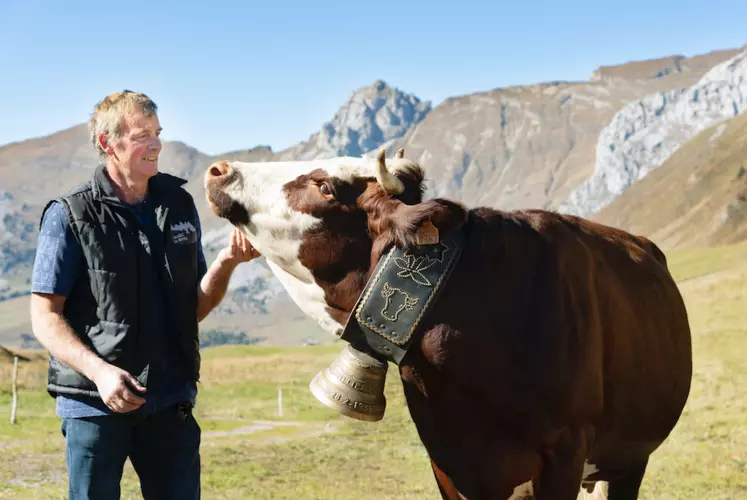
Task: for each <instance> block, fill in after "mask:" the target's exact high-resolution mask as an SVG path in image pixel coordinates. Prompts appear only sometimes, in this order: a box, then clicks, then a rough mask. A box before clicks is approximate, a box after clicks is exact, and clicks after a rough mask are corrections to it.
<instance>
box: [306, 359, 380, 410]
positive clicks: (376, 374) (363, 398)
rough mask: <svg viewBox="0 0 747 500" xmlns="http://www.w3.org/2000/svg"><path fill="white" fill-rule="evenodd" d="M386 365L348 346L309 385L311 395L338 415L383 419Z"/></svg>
mask: <svg viewBox="0 0 747 500" xmlns="http://www.w3.org/2000/svg"><path fill="white" fill-rule="evenodd" d="M386 371H387V362H386V361H380V360H378V359H376V358H374V357H372V356H369V355H368V354H366V353H364V352H361V351H359V350H358V349H355V348H354V347H353V346H351V345H350V344H348V345H347V346H345V348H344V349H343V350H342V352H341V353H340V355H339V356H338V357H337V359H335V360H334V361H333V362H332V364H331V365H329V367H328V368H325V369H324V370H322V371H320V372H319V373H317V375H316V376H315V377H314V379H313V380H312V381H311V384H309V388H310V389H311V392H312V394H314V396H315V397H316V398H317V399H318V400H319V401H321V402H322V403H324V404H325V405H327V406H328V407H330V408H332V409H333V410H336V411H337V412H339V413H341V414H343V415H346V416H348V417H351V418H355V419H357V420H365V421H369V422H371V421H376V420H381V419H382V418H383V417H384V410H385V409H386V398H385V397H384V383H385V382H386Z"/></svg>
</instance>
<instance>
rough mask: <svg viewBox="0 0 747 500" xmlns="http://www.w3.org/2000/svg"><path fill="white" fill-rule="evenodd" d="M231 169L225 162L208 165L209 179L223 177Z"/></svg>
mask: <svg viewBox="0 0 747 500" xmlns="http://www.w3.org/2000/svg"><path fill="white" fill-rule="evenodd" d="M230 169H231V167H230V166H229V165H228V163H227V162H225V161H220V162H218V163H213V164H212V165H210V168H209V169H208V175H209V176H210V177H223V176H224V175H226V174H228V172H229V171H230Z"/></svg>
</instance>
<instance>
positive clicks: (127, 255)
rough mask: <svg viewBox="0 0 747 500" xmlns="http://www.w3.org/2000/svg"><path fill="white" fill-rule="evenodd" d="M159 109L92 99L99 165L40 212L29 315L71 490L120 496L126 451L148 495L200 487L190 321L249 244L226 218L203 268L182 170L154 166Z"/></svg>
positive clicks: (220, 292) (75, 494)
mask: <svg viewBox="0 0 747 500" xmlns="http://www.w3.org/2000/svg"><path fill="white" fill-rule="evenodd" d="M156 112H157V107H156V104H155V103H154V102H153V101H152V100H151V99H150V98H148V97H147V96H146V95H144V94H141V93H136V92H131V91H123V92H117V93H114V94H111V95H109V96H107V97H106V98H105V99H103V100H102V101H101V102H99V103H98V104H97V105H96V107H95V109H94V113H93V115H92V117H91V120H90V122H89V130H90V135H91V140H92V142H93V145H94V147H95V148H96V150H97V151H98V153H99V156H100V159H101V164H100V165H99V166H98V167H97V168H96V169H95V171H94V173H93V175H92V178H91V179H90V181H89V182H87V183H85V184H83V185H81V186H80V187H78V188H76V189H74V190H72V191H71V192H70V193H68V194H67V195H66V196H64V197H62V198H59V199H57V200H53V201H51V202H50V203H49V204H48V205H47V208H46V209H45V211H44V213H43V216H42V223H41V230H40V236H39V242H38V247H37V253H36V260H35V262H34V270H33V278H32V290H31V291H32V296H31V319H32V325H33V330H34V334H35V335H36V337H37V338H38V340H39V341H40V342H41V343H42V344H43V345H44V346H45V347H46V348H47V349H48V350H49V352H50V355H51V356H50V365H49V374H48V387H47V389H48V391H49V393H50V394H51V395H52V396H54V397H55V398H56V411H57V415H58V416H59V417H61V418H62V433H63V435H64V437H65V440H66V447H67V464H68V470H69V497H70V498H71V499H114V498H119V494H120V481H121V477H122V470H123V466H124V463H125V460H126V459H127V457H129V458H130V461H131V462H132V465H133V467H134V468H135V471H136V472H137V474H138V476H139V478H140V484H141V490H142V493H143V496H144V497H145V498H146V499H151V498H158V499H166V498H175V499H176V498H179V499H187V498H191V499H193V498H199V496H200V455H199V446H200V427H199V425H198V424H197V422H196V421H195V419H194V416H193V415H192V407H193V406H194V403H195V397H196V394H197V386H196V383H197V381H198V380H199V367H200V355H199V340H198V322H199V321H201V320H202V319H203V318H204V317H205V316H207V315H208V314H209V312H210V311H211V310H212V309H213V308H214V307H215V306H216V305H217V304H218V303H219V302H220V301H221V300H222V299H223V296H224V294H225V292H226V288H227V285H228V281H229V278H230V276H231V273H232V272H233V270H234V269H235V267H236V266H237V265H238V264H240V263H242V262H247V261H250V260H252V259H253V258H255V257H257V256H258V255H259V254H258V252H257V251H256V250H255V249H254V248H252V246H251V244H250V243H249V242H248V241H247V240H246V239H245V238H244V236H243V235H241V234H240V233H238V232H236V231H235V232H234V234H233V236H232V239H231V244H230V245H229V246H228V247H227V248H225V249H223V250H222V251H221V252H220V253H219V255H218V257H217V258H216V260H215V262H213V264H212V265H211V266H210V269H207V265H206V263H205V257H204V255H203V251H202V246H201V243H200V236H201V234H200V222H199V217H198V214H197V210H196V208H195V205H194V201H193V199H192V197H191V196H190V195H189V194H188V193H187V192H186V191H185V190H184V189H183V188H182V187H181V186H182V185H183V184H184V183H185V181H184V180H182V179H179V178H177V177H174V176H171V175H167V174H164V173H159V172H158V155H159V153H160V151H161V141H160V138H159V136H160V134H161V126H160V124H159V120H158V116H157V114H156Z"/></svg>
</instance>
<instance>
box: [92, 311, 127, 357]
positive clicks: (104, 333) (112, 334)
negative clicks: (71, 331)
mask: <svg viewBox="0 0 747 500" xmlns="http://www.w3.org/2000/svg"><path fill="white" fill-rule="evenodd" d="M129 330H130V326H129V325H124V324H121V323H111V322H109V321H103V320H102V321H99V324H98V325H94V326H92V327H91V328H90V329H89V330H88V338H89V339H90V340H91V344H92V345H93V348H94V350H95V351H96V352H97V353H98V355H99V356H101V358H102V359H104V360H105V361H106V362H107V363H111V364H113V365H116V366H119V367H120V368H123V367H124V366H123V363H126V359H124V358H126V356H125V355H126V354H127V351H128V346H127V342H128V340H127V333H128V332H129Z"/></svg>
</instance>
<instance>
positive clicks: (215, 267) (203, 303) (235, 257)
mask: <svg viewBox="0 0 747 500" xmlns="http://www.w3.org/2000/svg"><path fill="white" fill-rule="evenodd" d="M257 257H259V252H257V250H255V249H254V247H253V246H252V244H251V243H249V240H247V239H246V237H245V236H244V235H243V234H242V233H241V232H240V231H239V230H238V229H234V230H233V233H232V234H231V243H230V245H229V246H228V247H226V248H224V249H223V250H221V251H220V253H219V254H218V257H216V259H215V261H213V263H212V264H211V265H210V268H209V269H208V270H207V273H205V276H203V278H202V280H201V281H200V286H199V289H198V290H197V321H202V320H203V319H205V317H206V316H207V315H208V314H210V311H212V310H213V309H214V308H215V307H216V306H217V305H218V304H220V302H221V300H223V297H224V296H225V295H226V290H227V289H228V281H229V280H230V279H231V274H233V271H234V269H236V266H238V265H239V264H241V263H242V262H249V261H250V260H253V259H255V258H257Z"/></svg>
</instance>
